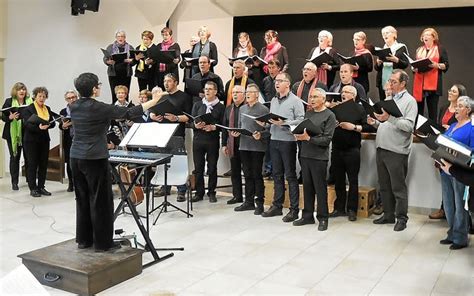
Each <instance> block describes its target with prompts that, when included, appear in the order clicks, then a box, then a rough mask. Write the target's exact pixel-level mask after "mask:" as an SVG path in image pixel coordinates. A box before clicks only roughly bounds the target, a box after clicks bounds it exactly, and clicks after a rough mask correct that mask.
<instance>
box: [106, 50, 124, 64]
mask: <svg viewBox="0 0 474 296" xmlns="http://www.w3.org/2000/svg"><path fill="white" fill-rule="evenodd" d="M100 50H101V51H102V53H103V54H104V57H106V58H107V59H112V60H114V61H115V62H116V63H123V62H124V61H125V59H126V58H127V52H122V53H116V54H110V53H109V52H108V51H107V50H105V49H103V48H101V49H100Z"/></svg>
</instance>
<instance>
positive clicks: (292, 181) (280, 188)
mask: <svg viewBox="0 0 474 296" xmlns="http://www.w3.org/2000/svg"><path fill="white" fill-rule="evenodd" d="M270 154H271V157H272V162H273V181H274V195H273V205H274V206H276V207H278V208H280V209H281V208H282V207H283V202H284V200H285V179H284V177H286V180H287V181H288V187H289V193H290V194H289V195H290V209H291V210H298V209H299V200H300V190H299V186H298V179H297V178H296V142H287V141H276V140H271V141H270Z"/></svg>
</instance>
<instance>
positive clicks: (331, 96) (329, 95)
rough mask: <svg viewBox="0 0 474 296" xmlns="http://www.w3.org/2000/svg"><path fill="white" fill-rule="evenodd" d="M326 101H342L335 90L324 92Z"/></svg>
mask: <svg viewBox="0 0 474 296" xmlns="http://www.w3.org/2000/svg"><path fill="white" fill-rule="evenodd" d="M326 101H327V102H342V97H341V94H340V93H337V92H326Z"/></svg>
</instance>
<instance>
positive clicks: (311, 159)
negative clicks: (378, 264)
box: [293, 88, 336, 231]
mask: <svg viewBox="0 0 474 296" xmlns="http://www.w3.org/2000/svg"><path fill="white" fill-rule="evenodd" d="M325 102H326V92H325V91H324V90H323V89H320V88H315V89H313V90H312V92H311V93H310V104H311V108H310V109H309V110H308V111H307V112H306V114H305V118H307V119H309V120H310V121H311V122H312V123H313V124H314V125H315V126H316V127H319V128H320V131H321V134H318V135H315V136H310V135H309V133H308V131H307V130H306V129H305V130H304V133H303V134H299V135H295V138H296V139H297V140H298V141H301V142H302V145H301V146H302V147H301V160H302V161H301V170H302V174H303V193H304V209H303V211H302V215H301V219H299V220H296V221H294V222H293V225H294V226H301V225H305V224H314V223H315V221H314V216H313V215H314V199H315V198H314V195H316V197H317V202H316V204H317V209H316V211H317V215H316V218H317V219H318V221H319V225H318V230H319V231H325V230H327V228H328V198H327V196H328V193H327V183H326V171H327V164H328V160H329V145H330V143H331V139H332V136H333V134H334V129H335V128H336V117H335V115H334V113H332V112H331V111H330V110H329V109H327V108H326V105H325Z"/></svg>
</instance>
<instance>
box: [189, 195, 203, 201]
mask: <svg viewBox="0 0 474 296" xmlns="http://www.w3.org/2000/svg"><path fill="white" fill-rule="evenodd" d="M203 199H204V198H203V197H202V196H197V195H195V196H194V197H193V198H191V201H192V202H198V201H201V200H203Z"/></svg>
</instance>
